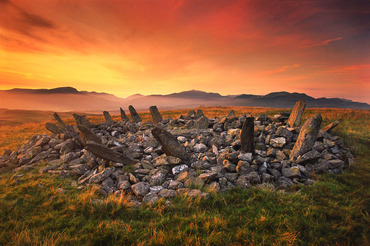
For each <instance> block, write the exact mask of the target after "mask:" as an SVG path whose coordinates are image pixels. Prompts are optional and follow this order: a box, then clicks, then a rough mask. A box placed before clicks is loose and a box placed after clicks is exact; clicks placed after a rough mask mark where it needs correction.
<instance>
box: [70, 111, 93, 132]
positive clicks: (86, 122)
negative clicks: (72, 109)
mask: <svg viewBox="0 0 370 246" xmlns="http://www.w3.org/2000/svg"><path fill="white" fill-rule="evenodd" d="M73 118H75V121H76V124H77V125H82V126H84V127H87V128H89V129H90V128H91V127H93V126H94V124H93V123H91V122H90V121H89V120H88V119H86V117H85V116H82V115H78V114H73Z"/></svg>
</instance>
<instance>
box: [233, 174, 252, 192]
mask: <svg viewBox="0 0 370 246" xmlns="http://www.w3.org/2000/svg"><path fill="white" fill-rule="evenodd" d="M235 185H236V186H238V187H241V188H244V189H246V188H249V187H251V184H250V182H249V179H248V177H247V176H246V175H241V176H239V178H238V179H237V180H236V182H235Z"/></svg>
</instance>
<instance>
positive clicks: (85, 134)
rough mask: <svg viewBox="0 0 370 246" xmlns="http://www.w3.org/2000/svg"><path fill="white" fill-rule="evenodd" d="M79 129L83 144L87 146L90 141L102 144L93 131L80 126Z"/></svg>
mask: <svg viewBox="0 0 370 246" xmlns="http://www.w3.org/2000/svg"><path fill="white" fill-rule="evenodd" d="M77 128H78V130H79V132H80V136H81V139H82V142H83V144H85V145H86V143H87V142H88V141H93V142H96V143H99V144H101V140H100V138H99V137H98V136H96V135H95V134H94V133H93V132H92V131H90V129H89V128H87V127H85V126H83V125H78V126H77Z"/></svg>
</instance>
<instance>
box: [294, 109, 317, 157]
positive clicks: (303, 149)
mask: <svg viewBox="0 0 370 246" xmlns="http://www.w3.org/2000/svg"><path fill="white" fill-rule="evenodd" d="M321 121H322V117H321V115H320V114H317V115H316V116H315V117H312V118H309V119H308V120H306V122H305V123H304V124H303V126H302V128H301V131H300V132H299V135H298V139H297V141H296V143H295V145H294V147H293V150H292V151H291V153H290V160H291V161H295V160H296V159H297V158H298V156H300V155H304V154H305V153H307V152H308V151H311V150H312V148H313V146H314V145H315V141H316V139H317V136H318V134H319V130H320V125H321Z"/></svg>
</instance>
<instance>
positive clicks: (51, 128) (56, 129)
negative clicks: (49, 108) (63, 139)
mask: <svg viewBox="0 0 370 246" xmlns="http://www.w3.org/2000/svg"><path fill="white" fill-rule="evenodd" d="M45 128H46V129H47V130H48V131H50V132H52V133H54V134H60V133H63V129H62V128H61V127H59V126H57V125H56V124H54V123H49V122H48V123H46V124H45Z"/></svg>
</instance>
